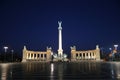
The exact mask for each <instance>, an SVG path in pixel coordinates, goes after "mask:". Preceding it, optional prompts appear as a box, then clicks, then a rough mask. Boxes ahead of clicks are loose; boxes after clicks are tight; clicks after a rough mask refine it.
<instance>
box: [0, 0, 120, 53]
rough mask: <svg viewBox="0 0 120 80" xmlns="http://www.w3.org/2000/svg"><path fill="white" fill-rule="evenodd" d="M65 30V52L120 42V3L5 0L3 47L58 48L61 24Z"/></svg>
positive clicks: (0, 29)
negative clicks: (74, 46) (74, 48)
mask: <svg viewBox="0 0 120 80" xmlns="http://www.w3.org/2000/svg"><path fill="white" fill-rule="evenodd" d="M58 20H61V21H62V22H63V23H62V27H63V50H64V51H69V52H70V46H73V45H76V46H77V48H78V49H80V50H83V49H93V48H95V45H96V44H99V45H100V47H107V46H112V45H113V44H119V43H120V1H119V0H33V1H31V0H28V1H27V0H24V1H23V0H15V1H13V0H12V1H11V0H8V1H6V0H1V1H0V48H1V50H2V49H3V48H2V47H3V46H4V45H7V46H9V47H10V49H12V48H13V49H15V50H22V48H23V46H24V45H26V46H27V47H28V48H29V49H32V50H46V46H51V47H52V48H53V50H54V51H55V52H57V49H58V23H57V21H58Z"/></svg>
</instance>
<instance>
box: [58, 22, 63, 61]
mask: <svg viewBox="0 0 120 80" xmlns="http://www.w3.org/2000/svg"><path fill="white" fill-rule="evenodd" d="M58 24H59V27H58V30H59V49H58V56H59V58H60V59H62V56H63V49H62V26H61V24H62V21H58Z"/></svg>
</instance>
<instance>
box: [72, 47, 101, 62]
mask: <svg viewBox="0 0 120 80" xmlns="http://www.w3.org/2000/svg"><path fill="white" fill-rule="evenodd" d="M81 60H100V49H99V46H98V45H97V46H96V49H94V50H86V51H76V47H75V46H73V47H71V61H81Z"/></svg>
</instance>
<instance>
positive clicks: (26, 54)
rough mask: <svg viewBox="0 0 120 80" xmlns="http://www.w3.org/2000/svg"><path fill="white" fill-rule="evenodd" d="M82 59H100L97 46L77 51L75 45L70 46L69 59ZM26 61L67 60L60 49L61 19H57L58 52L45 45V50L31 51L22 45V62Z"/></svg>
mask: <svg viewBox="0 0 120 80" xmlns="http://www.w3.org/2000/svg"><path fill="white" fill-rule="evenodd" d="M83 60H97V61H98V60H100V49H99V46H98V45H96V49H94V50H86V51H81V50H79V51H77V50H76V47H75V46H73V47H71V61H83ZM28 61H39V62H41V61H42V62H43V61H44V62H49V61H54V62H56V61H69V60H68V58H67V55H66V54H64V53H63V49H62V21H58V54H56V53H55V54H54V53H53V52H52V48H51V47H49V48H48V47H47V49H46V51H31V50H27V48H26V46H24V48H23V57H22V62H28Z"/></svg>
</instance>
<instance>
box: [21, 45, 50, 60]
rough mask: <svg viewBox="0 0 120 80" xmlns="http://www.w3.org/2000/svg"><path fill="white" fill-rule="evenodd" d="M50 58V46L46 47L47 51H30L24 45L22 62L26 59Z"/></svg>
mask: <svg viewBox="0 0 120 80" xmlns="http://www.w3.org/2000/svg"><path fill="white" fill-rule="evenodd" d="M50 60H51V47H50V48H48V47H47V51H30V50H27V49H26V46H24V49H23V58H22V62H28V61H45V62H47V61H50Z"/></svg>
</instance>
